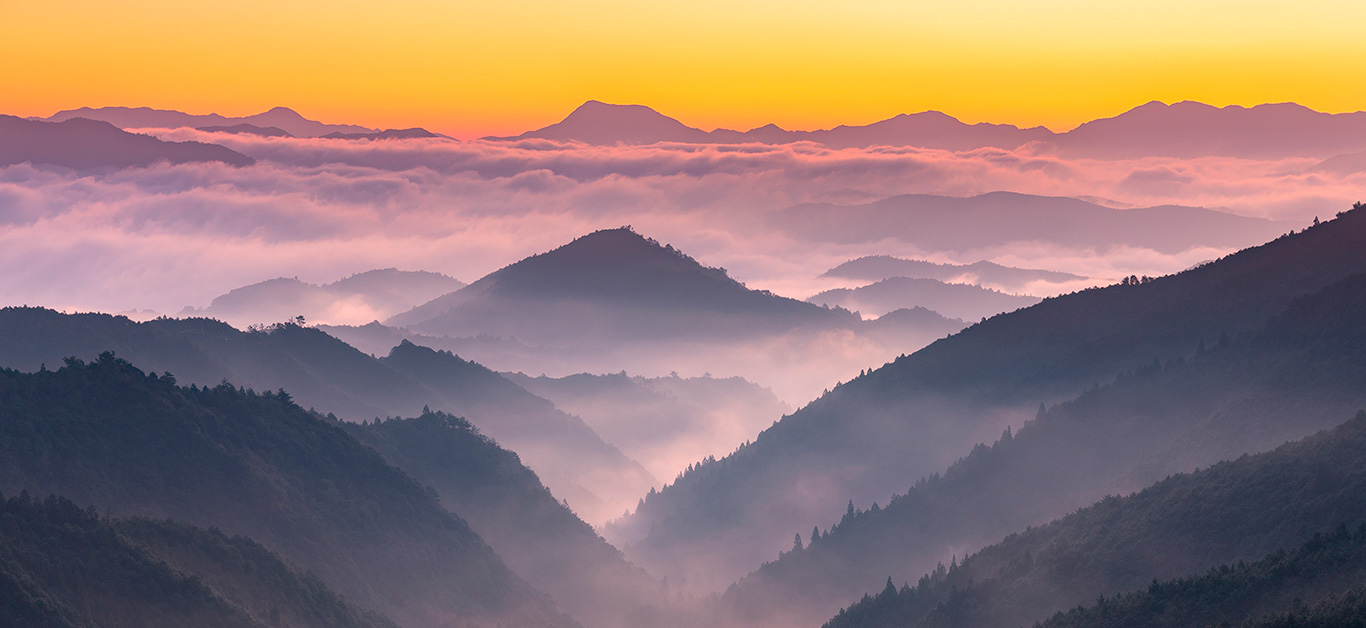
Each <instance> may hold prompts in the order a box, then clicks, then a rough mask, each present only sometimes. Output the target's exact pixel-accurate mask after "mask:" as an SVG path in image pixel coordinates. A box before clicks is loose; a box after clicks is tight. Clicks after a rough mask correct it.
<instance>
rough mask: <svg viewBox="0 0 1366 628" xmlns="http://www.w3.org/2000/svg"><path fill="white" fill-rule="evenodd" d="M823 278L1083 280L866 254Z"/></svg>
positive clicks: (1015, 283)
mask: <svg viewBox="0 0 1366 628" xmlns="http://www.w3.org/2000/svg"><path fill="white" fill-rule="evenodd" d="M821 277H823V278H834V279H855V280H859V281H870V282H871V281H882V280H883V279H891V278H892V277H911V278H913V279H938V280H939V281H947V282H950V283H967V284H974V285H978V286H993V287H1000V288H1002V289H1007V290H1011V291H1016V292H1019V291H1022V290H1024V289H1025V288H1027V287H1028V286H1029V285H1030V284H1034V283H1045V284H1047V283H1066V282H1072V281H1083V280H1085V279H1086V277H1082V276H1081V275H1074V274H1072V273H1064V272H1058V271H1054V270H1034V269H1027V268H1012V267H1010V266H1002V265H1000V264H996V263H994V262H988V261H980V262H973V263H971V264H937V263H934V262H927V261H924V260H914V259H902V258H899V257H892V256H890V255H869V256H866V257H860V258H858V259H854V260H849V261H847V262H845V263H843V264H840V265H839V266H836V267H834V268H831V269H830V270H827V271H825V272H824V273H822V274H821Z"/></svg>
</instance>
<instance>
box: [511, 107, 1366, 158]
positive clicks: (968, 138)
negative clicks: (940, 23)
mask: <svg viewBox="0 0 1366 628" xmlns="http://www.w3.org/2000/svg"><path fill="white" fill-rule="evenodd" d="M486 139H493V140H523V139H549V140H557V141H574V142H582V143H585V144H592V145H599V146H611V145H617V144H628V145H630V144H634V145H642V144H656V143H661V142H681V143H691V144H739V143H760V144H787V143H792V142H817V143H820V144H823V145H825V146H828V147H831V148H868V147H872V146H915V147H919V148H933V149H943V150H953V151H964V150H973V149H978V148H985V147H994V148H1000V149H1014V148H1019V147H1021V146H1024V145H1026V144H1031V143H1033V144H1035V145H1036V146H1038V147H1039V148H1040V149H1042V150H1057V151H1060V152H1062V153H1063V154H1066V155H1071V156H1077V157H1093V158H1103V159H1118V158H1134V157H1145V156H1168V157H1184V158H1191V157H1202V156H1212V155H1222V156H1230V157H1242V158H1250V159H1265V158H1282V157H1288V156H1320V157H1330V156H1332V155H1335V154H1338V153H1348V152H1358V151H1361V150H1363V149H1366V112H1356V113H1343V114H1328V113H1320V112H1317V111H1313V110H1312V109H1309V108H1307V107H1303V106H1300V105H1296V104H1294V103H1277V104H1264V105H1257V106H1255V107H1250V108H1248V107H1241V106H1237V105H1230V106H1227V107H1213V106H1210V105H1206V104H1202V103H1198V102H1190V101H1183V102H1178V103H1174V104H1170V105H1168V104H1164V103H1161V102H1157V101H1153V102H1150V103H1147V104H1144V105H1141V106H1139V107H1135V108H1133V109H1130V110H1129V111H1126V112H1124V113H1122V114H1120V115H1117V116H1114V117H1111V118H1102V119H1097V120H1093V121H1090V122H1087V123H1085V124H1082V125H1081V126H1079V127H1077V128H1075V129H1073V130H1071V131H1067V132H1065V133H1055V132H1053V131H1050V130H1048V129H1046V128H1043V127H1032V128H1027V129H1022V128H1019V127H1016V126H1013V125H1009V124H989V123H978V124H966V123H964V122H961V121H959V120H958V119H956V118H953V117H952V116H949V115H946V114H944V113H941V112H938V111H924V112H920V113H913V114H901V115H898V116H896V117H893V118H889V119H887V120H882V121H880V122H874V123H872V124H868V125H862V126H858V125H853V126H850V125H841V126H838V127H835V128H832V129H824V130H818V131H788V130H785V129H782V128H779V127H777V126H776V125H772V124H769V125H765V126H762V127H758V128H755V129H751V130H749V131H743V132H741V131H732V130H728V129H716V130H714V131H703V130H701V129H697V128H693V127H689V126H687V125H685V124H683V123H682V122H679V121H678V120H676V119H674V118H670V117H668V116H665V115H663V114H661V113H659V112H657V111H655V110H653V109H651V108H649V107H646V106H643V105H612V104H607V103H602V102H599V101H596V100H590V101H588V102H586V103H584V104H582V105H580V106H579V107H578V108H577V109H575V110H574V111H573V112H571V113H570V114H569V116H567V117H566V118H565V119H564V120H562V121H560V122H557V123H555V124H552V125H550V126H547V127H545V128H542V129H537V130H535V131H529V132H526V133H523V134H521V135H518V136H514V137H501V138H497V137H496V138H486Z"/></svg>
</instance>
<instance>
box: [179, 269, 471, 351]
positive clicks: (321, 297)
mask: <svg viewBox="0 0 1366 628" xmlns="http://www.w3.org/2000/svg"><path fill="white" fill-rule="evenodd" d="M464 286H465V284H463V283H461V282H460V281H457V280H456V279H453V278H451V277H447V276H446V275H442V274H440V273H432V272H427V271H403V270H398V269H394V268H386V269H382V270H371V271H367V272H364V273H358V274H355V275H352V276H350V277H347V278H345V279H340V280H338V281H334V282H332V283H329V284H323V285H314V284H310V283H305V282H302V281H299V279H298V278H292V279H291V278H284V277H281V278H278V279H270V280H267V281H262V282H259V283H255V284H252V285H249V286H243V287H241V288H236V289H234V290H231V291H229V292H228V293H227V294H224V295H222V296H219V297H216V298H215V299H214V300H213V302H211V303H210V304H209V306H208V307H206V308H204V309H194V308H186V309H185V310H183V311H182V312H181V313H180V315H181V316H207V317H212V318H216V319H219V320H222V321H226V322H229V323H232V324H234V325H237V326H239V327H246V326H248V325H259V324H270V323H277V322H280V321H285V320H292V319H294V317H296V316H303V317H304V318H305V319H306V320H308V321H310V322H313V323H315V324H363V323H367V322H369V321H373V320H377V319H381V318H387V317H389V316H393V315H394V314H397V313H399V312H403V311H405V310H408V309H411V308H412V307H413V306H415V305H419V304H422V303H426V302H427V301H430V300H432V299H434V298H436V297H438V296H441V295H443V294H446V293H448V292H451V291H454V290H459V289H460V288H463V287H464ZM389 346H392V345H389Z"/></svg>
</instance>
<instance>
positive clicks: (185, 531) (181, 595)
mask: <svg viewBox="0 0 1366 628" xmlns="http://www.w3.org/2000/svg"><path fill="white" fill-rule="evenodd" d="M0 517H3V518H4V521H5V525H4V526H3V528H0V540H2V542H0V548H3V549H0V591H3V592H4V593H3V594H0V617H4V618H5V621H6V625H9V626H52V627H55V628H78V627H85V626H124V625H130V626H131V625H136V626H148V627H153V626H155V627H162V626H164V627H166V628H173V627H178V626H191V625H192V626H205V627H211V626H223V627H227V626H234V627H235V626H241V627H243V628H260V627H264V626H278V625H282V624H284V625H290V626H300V627H308V628H330V627H333V626H335V627H338V628H394V626H395V625H394V624H393V622H391V621H389V620H388V619H387V618H384V617H383V616H380V615H379V614H378V613H374V612H373V611H362V610H360V609H357V608H355V607H353V606H351V605H350V604H348V603H347V602H346V601H345V600H343V599H342V598H341V597H340V596H339V595H337V594H336V593H335V592H333V591H332V590H330V589H328V588H327V587H326V585H324V584H323V583H322V582H320V581H319V580H318V579H317V578H316V577H315V576H312V575H307V574H301V573H299V572H298V570H297V569H296V568H294V567H292V566H290V565H289V564H287V563H285V562H284V561H283V560H281V559H280V557H279V556H278V555H277V554H275V553H274V552H271V551H270V550H268V549H266V548H264V547H262V546H261V545H259V544H257V543H256V542H254V541H252V540H251V539H248V538H245V537H241V536H235V537H228V536H227V535H225V534H223V533H222V532H219V531H216V530H215V531H209V530H204V529H202V528H197V527H195V526H192V525H189V524H185V523H179V522H174V521H169V520H164V519H161V520H152V519H146V518H141V517H134V518H127V519H122V518H121V519H109V518H108V517H105V516H101V515H100V514H99V513H97V512H95V511H94V509H82V508H80V507H78V506H77V505H76V504H74V503H72V502H71V501H69V500H66V499H63V498H59V497H56V496H48V497H46V498H43V499H34V498H30V497H29V495H28V493H27V492H24V493H22V494H21V495H20V496H19V497H10V498H8V499H3V498H0Z"/></svg>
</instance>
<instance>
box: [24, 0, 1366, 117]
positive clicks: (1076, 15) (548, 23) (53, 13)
mask: <svg viewBox="0 0 1366 628" xmlns="http://www.w3.org/2000/svg"><path fill="white" fill-rule="evenodd" d="M1362 23H1366V3H1346V2H1325V1H1322V0H1320V1H1312V0H1311V1H1309V2H1302V3H1297V4H1294V5H1293V6H1292V4H1291V3H1285V2H1268V1H1264V0H1262V1H1252V0H1243V1H1237V2H1235V1H1232V0H1216V1H1199V0H1186V1H1180V2H1178V1H1176V0H1149V1H1145V2H1136V1H1132V0H1125V1H1123V2H1109V3H1103V2H1094V1H1087V2H1082V1H1079V0H1043V1H1036V2H1032V3H1020V2H1010V1H1006V0H960V1H959V2H955V3H945V2H936V3H931V2H923V1H901V2H893V1H865V2H854V3H845V4H841V5H837V4H834V3H828V2H814V1H809V0H793V1H789V2H749V3H736V2H733V1H731V2H721V1H719V0H696V1H692V2H687V3H667V2H666V3H649V2H624V1H621V0H588V1H586V2H581V3H575V4H573V5H570V4H567V3H550V2H533V1H530V0H522V1H509V2H503V3H496V4H495V3H471V2H438V1H434V0H394V1H392V2H387V3H383V4H381V3H373V2H357V1H354V0H352V1H346V0H337V1H333V2H315V1H308V2H280V1H279V0H276V1H274V2H265V1H263V0H238V1H235V2H224V1H221V0H211V1H205V2H196V3H184V2H170V1H167V0H129V1H125V2H121V3H109V2H94V1H91V0H70V1H66V2H41V3H40V2H23V3H21V2H14V1H11V0H0V54H3V55H4V58H5V59H7V62H6V63H5V64H3V65H2V66H0V112H3V113H11V114H18V115H49V114H51V113H53V112H55V111H57V110H60V109H70V108H76V107H80V106H106V105H124V106H150V107H156V108H164V109H178V110H182V111H186V112H190V113H209V112H217V113H221V114H224V115H249V114H253V113H259V112H261V111H264V110H265V109H268V108H270V107H272V106H277V105H283V106H288V107H292V108H294V109H296V110H298V111H299V112H300V113H302V114H304V115H305V116H307V117H310V118H313V119H318V120H323V121H325V122H336V123H341V122H346V123H354V124H363V125H367V126H373V127H382V128H397V127H411V126H423V127H426V128H429V129H431V130H434V131H439V132H445V133H448V134H451V135H454V136H457V137H475V136H479V135H486V134H512V133H519V132H522V131H525V130H529V129H533V128H538V127H541V126H544V125H546V124H550V123H552V122H556V121H558V120H559V119H561V118H562V117H563V116H564V115H565V114H567V113H568V112H569V111H570V110H571V109H573V108H574V107H575V106H577V105H579V104H580V103H582V102H583V101H585V100H588V99H597V100H602V101H605V102H614V103H636V104H644V105H649V106H651V107H653V108H655V109H656V110H659V111H660V112H661V113H664V114H666V115H670V116H673V117H675V118H678V119H680V120H682V121H683V122H684V123H686V124H689V125H692V126H698V127H702V128H707V129H710V128H715V127H718V126H721V127H727V128H736V129H741V130H743V129H748V128H752V127H755V126H759V125H762V124H766V123H769V122H774V123H777V124H778V125H779V126H783V127H785V128H797V129H813V128H826V127H830V126H834V125H837V124H866V123H869V122H873V121H876V120H881V119H885V118H889V117H891V116H893V115H896V114H898V113H911V112H916V111H923V110H926V109H937V110H940V111H944V112H946V113H948V114H950V115H953V116H955V117H958V118H960V119H962V120H964V121H966V122H981V121H989V122H1005V123H1012V124H1018V125H1021V126H1033V125H1038V124H1042V125H1046V126H1049V127H1051V128H1054V129H1055V130H1065V129H1067V128H1071V127H1072V126H1075V125H1076V124H1078V123H1080V122H1083V121H1085V120H1088V119H1092V118H1096V117H1103V116H1110V115H1115V114H1118V113H1120V112H1122V111H1124V110H1126V109H1129V108H1131V107H1134V106H1137V105H1139V104H1142V103H1144V102H1147V101H1150V100H1162V101H1166V102H1173V101H1179V100H1199V101H1202V102H1207V103H1209V104H1213V105H1227V104H1241V105H1255V104H1260V103H1263V102H1283V101H1295V102H1298V103H1300V104H1303V105H1306V106H1309V107H1312V108H1314V109H1318V110H1320V111H1331V112H1341V111H1357V110H1361V109H1366V55H1362V54H1360V35H1359V34H1358V33H1357V32H1356V31H1357V30H1358V25H1359V24H1362Z"/></svg>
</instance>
